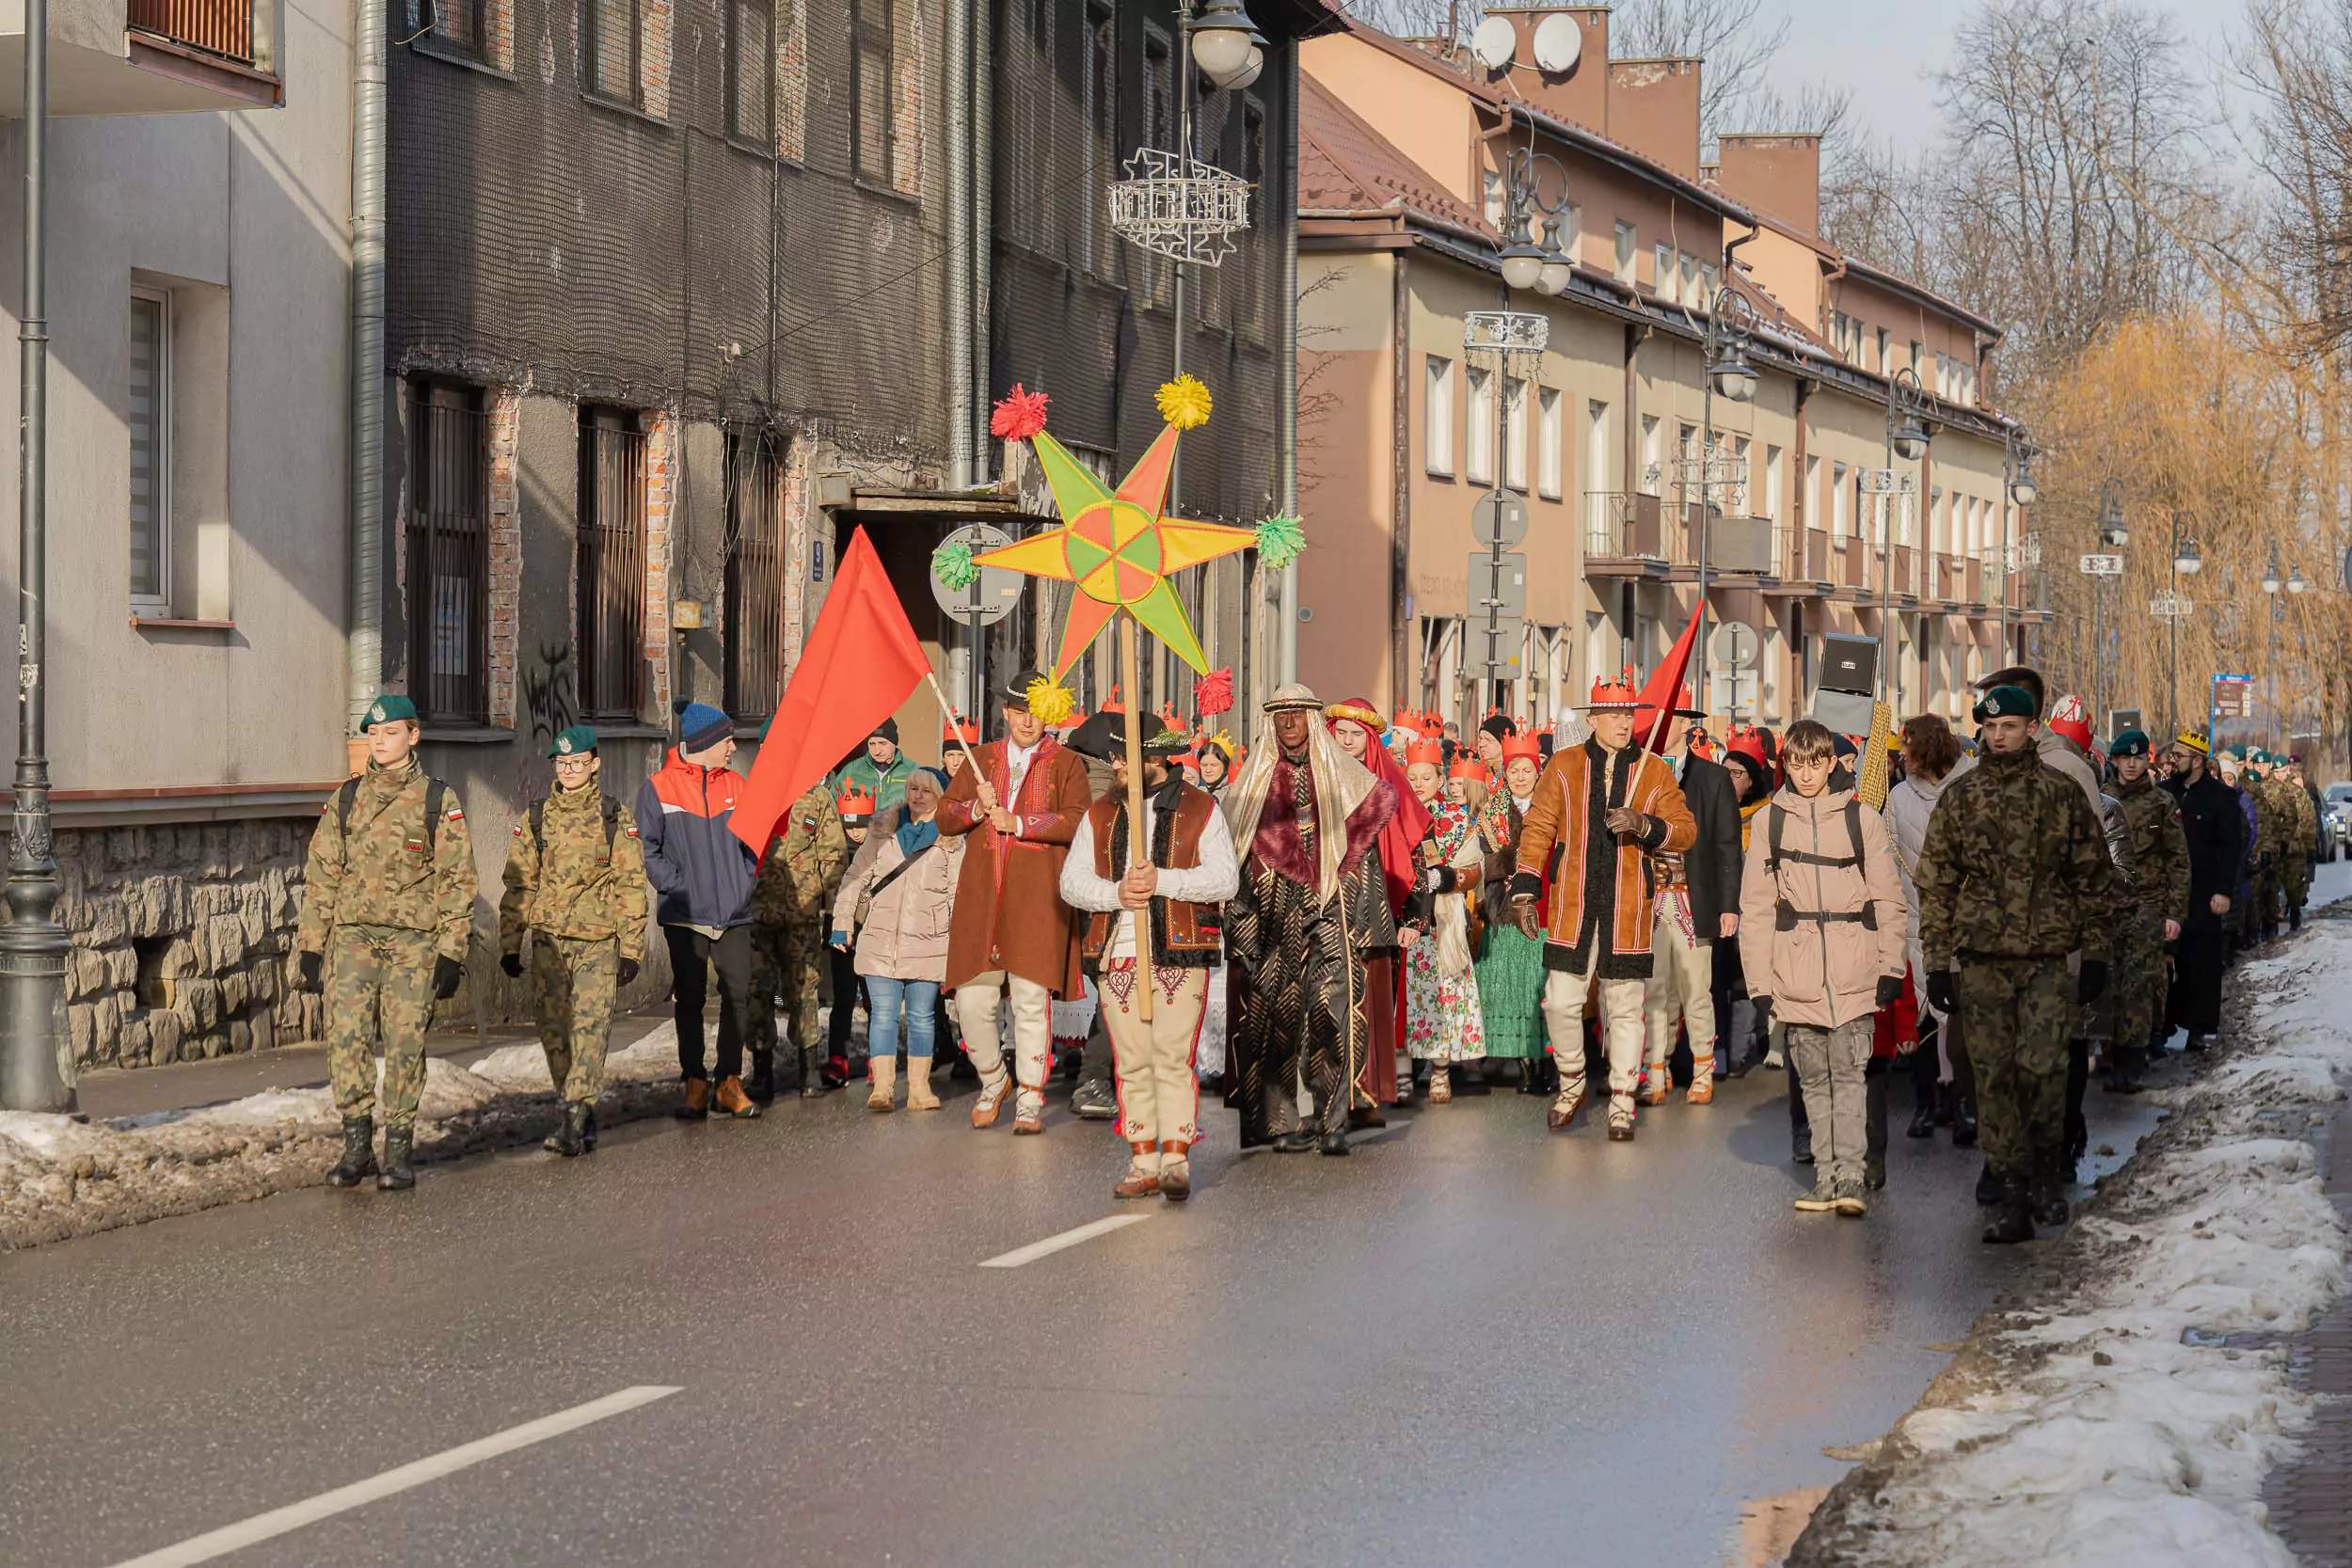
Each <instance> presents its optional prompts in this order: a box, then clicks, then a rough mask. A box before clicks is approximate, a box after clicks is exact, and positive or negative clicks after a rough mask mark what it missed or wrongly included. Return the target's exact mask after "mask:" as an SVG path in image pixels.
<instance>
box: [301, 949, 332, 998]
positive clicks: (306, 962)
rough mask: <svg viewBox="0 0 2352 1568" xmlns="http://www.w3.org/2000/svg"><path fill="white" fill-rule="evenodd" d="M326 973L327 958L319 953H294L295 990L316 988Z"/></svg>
mask: <svg viewBox="0 0 2352 1568" xmlns="http://www.w3.org/2000/svg"><path fill="white" fill-rule="evenodd" d="M325 978H326V956H325V955H324V954H319V953H297V954H295V955H294V990H318V989H319V987H320V984H321V983H322V982H323V981H324V979H325Z"/></svg>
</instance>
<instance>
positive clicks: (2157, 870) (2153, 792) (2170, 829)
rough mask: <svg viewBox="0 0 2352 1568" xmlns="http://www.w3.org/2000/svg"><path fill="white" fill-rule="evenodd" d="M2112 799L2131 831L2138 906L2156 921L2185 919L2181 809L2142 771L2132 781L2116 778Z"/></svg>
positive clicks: (2185, 841) (2185, 845) (2185, 842)
mask: <svg viewBox="0 0 2352 1568" xmlns="http://www.w3.org/2000/svg"><path fill="white" fill-rule="evenodd" d="M2115 802H2116V804H2117V805H2119V806H2121V807H2122V810H2123V820H2124V822H2125V823H2126V824H2127V825H2128V826H2129V827H2130V829H2131V834H2132V873H2133V880H2134V881H2135V882H2137V884H2138V892H2139V907H2140V909H2141V910H2142V911H2145V912H2149V913H2153V914H2154V915H2155V916H2156V917H2157V918H2158V919H2160V920H2186V919H2187V918H2188V836H2187V834H2186V833H2185V832H2183V830H2182V828H2181V808H2180V807H2179V805H2177V804H2176V803H2174V801H2173V799H2172V797H2171V796H2170V795H2169V793H2167V792H2166V791H2164V790H2161V789H2158V788H2157V787H2156V782H2155V780H2154V779H2153V777H2150V776H2148V775H2145V774H2143V775H2141V777H2140V781H2139V782H2138V783H2137V784H2124V783H2122V781H2120V780H2119V781H2117V783H2116V785H2115Z"/></svg>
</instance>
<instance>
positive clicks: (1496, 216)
mask: <svg viewBox="0 0 2352 1568" xmlns="http://www.w3.org/2000/svg"><path fill="white" fill-rule="evenodd" d="M1478 189H1479V207H1480V210H1481V211H1482V212H1483V213H1484V214H1486V225H1487V227H1488V228H1490V229H1495V230H1500V229H1502V220H1503V217H1504V214H1503V211H1502V175H1500V174H1498V173H1497V172H1495V171H1494V170H1493V169H1485V170H1482V171H1481V172H1480V174H1479V181H1478Z"/></svg>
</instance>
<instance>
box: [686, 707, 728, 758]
mask: <svg viewBox="0 0 2352 1568" xmlns="http://www.w3.org/2000/svg"><path fill="white" fill-rule="evenodd" d="M734 733H735V721H734V720H732V719H730V718H728V717H727V716H726V715H725V714H723V713H722V712H720V711H719V710H718V709H717V708H715V707H712V706H711V705H709V704H708V703H689V704H687V705H686V711H685V712H684V713H681V714H679V715H678V721H677V736H678V744H679V746H681V747H682V748H684V749H685V750H687V751H689V752H707V751H708V750H709V749H710V748H711V747H713V746H716V745H717V744H719V742H721V741H722V740H724V739H725V738H726V737H727V736H731V735H733V734H734Z"/></svg>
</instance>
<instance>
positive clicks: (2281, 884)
mask: <svg viewBox="0 0 2352 1568" xmlns="http://www.w3.org/2000/svg"><path fill="white" fill-rule="evenodd" d="M2279 862H2280V856H2277V855H2273V856H2271V857H2270V858H2269V859H2268V860H2267V861H2265V863H2263V867H2262V869H2261V870H2259V871H2257V872H2255V873H2254V910H2255V919H2256V921H2257V922H2258V923H2259V924H2260V925H2261V927H2262V928H2263V929H2265V930H2269V929H2271V928H2272V927H2276V926H2277V925H2278V924H2279V923H2280V921H2281V920H2283V919H2285V918H2286V917H2285V914H2284V913H2283V911H2281V910H2280V900H2281V899H2282V897H2283V896H2284V895H2285V892H2286V879H2285V878H2284V877H2283V876H2281V875H2280V864H2279Z"/></svg>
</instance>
